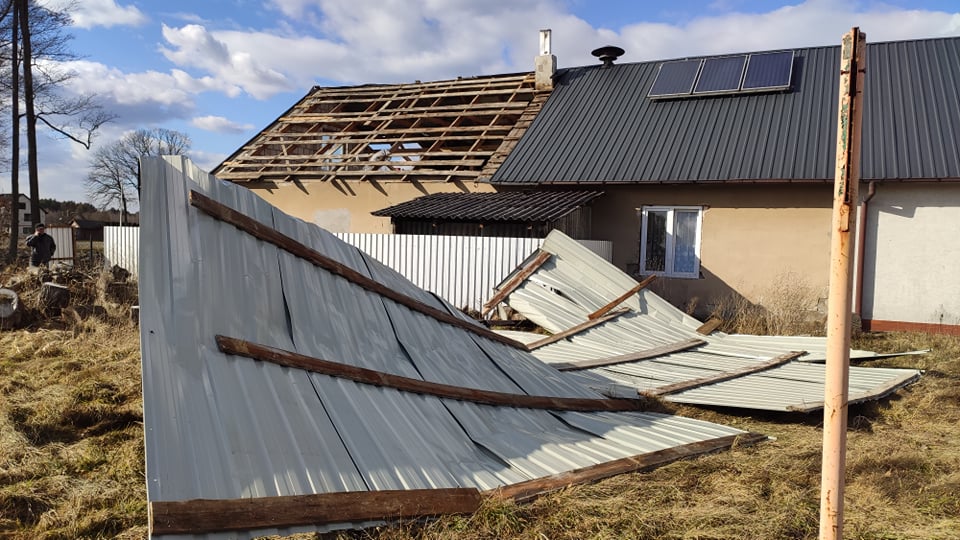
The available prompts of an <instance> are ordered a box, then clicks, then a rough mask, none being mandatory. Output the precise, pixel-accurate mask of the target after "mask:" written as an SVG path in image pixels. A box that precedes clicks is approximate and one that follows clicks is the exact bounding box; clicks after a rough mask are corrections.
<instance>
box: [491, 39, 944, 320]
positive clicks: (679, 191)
mask: <svg viewBox="0 0 960 540" xmlns="http://www.w3.org/2000/svg"><path fill="white" fill-rule="evenodd" d="M839 54H840V48H839V46H832V47H811V48H800V49H792V50H781V51H769V52H759V53H748V54H735V55H724V56H710V57H695V58H682V59H675V60H664V61H653V62H641V63H619V62H616V59H615V58H608V59H607V61H605V62H604V64H603V65H593V66H584V67H576V68H570V69H563V70H560V71H559V72H558V73H557V74H556V76H555V79H554V89H553V91H552V93H551V94H550V96H549V99H547V101H546V103H545V104H544V105H543V107H542V109H541V111H540V112H539V114H538V115H537V117H536V118H535V119H534V120H533V122H532V123H531V124H530V126H529V128H528V129H527V130H526V131H525V133H524V134H523V137H522V138H521V139H520V140H519V141H518V143H517V144H516V146H515V148H514V149H513V151H512V152H510V154H509V155H508V156H507V157H506V158H505V160H504V161H503V163H502V164H501V165H500V166H499V167H498V168H497V169H496V170H495V171H494V172H493V173H492V174H491V176H490V177H489V182H490V183H491V185H493V186H495V187H496V189H497V190H498V191H510V190H530V189H539V190H544V191H552V190H569V189H573V188H576V189H597V190H603V191H604V192H605V195H604V196H602V197H600V198H598V199H596V200H595V201H593V203H592V216H593V217H592V220H593V223H592V227H591V229H592V234H593V236H594V238H595V239H602V240H610V241H612V242H613V250H614V253H613V262H614V264H616V265H617V266H618V267H619V268H621V269H624V270H627V271H628V272H629V273H631V274H635V275H647V274H658V275H659V276H661V279H658V280H657V281H658V283H657V285H656V290H657V292H659V293H660V294H661V295H662V296H665V297H666V298H668V299H669V300H670V301H672V302H673V303H674V304H676V305H684V303H686V302H689V301H690V300H691V299H697V300H698V301H699V302H698V304H697V306H696V308H697V310H698V311H699V312H701V313H702V312H703V311H704V310H709V309H710V307H711V306H712V305H714V304H715V303H716V302H718V301H720V299H721V298H723V297H725V296H728V295H731V294H734V295H742V296H745V297H747V298H748V299H750V300H752V301H756V302H760V303H764V302H765V301H767V300H769V298H770V296H771V295H777V294H783V290H779V291H778V290H777V289H776V288H777V287H778V286H782V284H784V283H791V282H806V283H807V285H809V286H810V287H812V288H813V289H814V290H815V291H817V292H818V294H819V296H820V297H821V298H825V297H826V290H827V286H828V269H829V260H828V259H829V252H830V246H829V242H830V224H831V208H832V202H833V197H832V192H831V190H832V185H833V175H834V155H835V152H836V142H835V140H836V125H837V102H838V88H839V65H840V61H839ZM860 171H861V181H862V182H863V185H862V187H861V190H860V194H861V205H860V216H859V220H860V222H859V223H860V227H859V229H858V230H859V231H860V235H859V236H860V238H859V239H858V244H859V245H860V246H861V248H862V251H861V253H860V255H859V256H858V259H859V261H860V265H861V266H860V269H859V272H858V274H859V276H860V277H859V278H858V279H857V292H856V302H855V306H854V310H855V311H857V312H859V313H860V315H861V317H862V319H863V325H864V327H865V328H867V329H874V330H890V329H914V330H933V331H943V332H951V333H960V280H958V279H957V278H956V268H957V267H958V266H960V240H958V239H957V235H956V234H955V231H956V230H957V229H958V227H960V38H957V37H953V38H939V39H923V40H911V41H900V42H889V43H872V44H869V45H868V48H867V68H866V88H865V89H864V113H863V142H862V158H861V169H860ZM811 307H813V306H811Z"/></svg>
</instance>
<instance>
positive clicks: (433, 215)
mask: <svg viewBox="0 0 960 540" xmlns="http://www.w3.org/2000/svg"><path fill="white" fill-rule="evenodd" d="M601 195H603V192H602V191H503V192H499V193H434V194H432V195H425V196H423V197H417V198H416V199H413V200H410V201H405V202H402V203H400V204H396V205H393V206H391V207H389V208H384V209H382V210H377V211H375V212H370V213H371V214H373V215H375V216H386V217H391V218H404V219H441V220H455V221H552V220H555V219H560V218H562V217H563V216H565V215H567V214H569V213H570V212H573V211H574V210H576V209H577V208H579V207H581V206H583V205H585V204H589V203H590V201H592V200H593V199H596V198H597V197H599V196H601Z"/></svg>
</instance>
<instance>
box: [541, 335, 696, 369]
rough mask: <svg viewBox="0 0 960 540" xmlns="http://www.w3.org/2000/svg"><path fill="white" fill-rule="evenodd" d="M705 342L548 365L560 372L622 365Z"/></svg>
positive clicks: (692, 341) (687, 340)
mask: <svg viewBox="0 0 960 540" xmlns="http://www.w3.org/2000/svg"><path fill="white" fill-rule="evenodd" d="M706 343H707V342H706V341H704V340H702V339H697V338H690V339H685V340H683V341H678V342H676V343H668V344H666V345H661V346H660V347H654V348H652V349H647V350H645V351H637V352H632V353H627V354H621V355H619V356H610V357H608V358H597V359H595V360H580V361H578V362H566V363H563V364H550V365H551V366H553V367H555V368H557V369H558V370H560V371H573V370H577V369H588V368H596V367H604V366H613V365H616V364H623V363H626V362H636V361H638V360H649V359H650V358H656V357H658V356H663V355H665V354H671V353H675V352H679V351H685V350H687V349H692V348H694V347H699V346H700V345H705V344H706Z"/></svg>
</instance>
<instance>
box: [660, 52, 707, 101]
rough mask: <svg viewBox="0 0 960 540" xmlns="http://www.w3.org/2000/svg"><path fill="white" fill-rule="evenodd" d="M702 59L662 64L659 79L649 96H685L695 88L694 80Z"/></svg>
mask: <svg viewBox="0 0 960 540" xmlns="http://www.w3.org/2000/svg"><path fill="white" fill-rule="evenodd" d="M700 63H701V60H700V59H699V58H698V59H696V60H680V61H677V62H664V63H662V64H660V71H659V72H658V73H657V79H656V80H655V81H653V86H651V87H650V92H648V93H647V97H668V96H683V95H687V94H689V93H690V91H691V90H693V82H694V81H695V80H696V78H697V72H698V71H700Z"/></svg>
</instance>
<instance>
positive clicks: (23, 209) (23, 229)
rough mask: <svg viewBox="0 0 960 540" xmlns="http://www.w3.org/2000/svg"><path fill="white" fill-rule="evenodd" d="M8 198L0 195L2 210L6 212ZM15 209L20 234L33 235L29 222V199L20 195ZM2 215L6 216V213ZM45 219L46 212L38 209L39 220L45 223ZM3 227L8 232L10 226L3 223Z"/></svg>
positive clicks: (8, 204) (8, 206) (8, 205)
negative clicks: (18, 217) (17, 213)
mask: <svg viewBox="0 0 960 540" xmlns="http://www.w3.org/2000/svg"><path fill="white" fill-rule="evenodd" d="M10 197H11V195H10V194H9V193H5V194H0V203H2V208H3V209H6V210H8V209H9V208H10ZM17 209H18V211H19V212H20V234H31V233H33V225H34V224H33V222H31V221H30V210H31V206H30V197H27V196H26V195H24V194H23V193H21V194H20V202H19V203H18V204H17ZM2 215H7V212H3V213H2ZM46 219H47V211H46V210H44V209H43V208H41V209H40V220H41V222H45V221H46ZM3 227H4V228H5V229H6V230H7V231H8V232H9V230H10V225H9V224H8V223H4V224H3Z"/></svg>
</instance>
